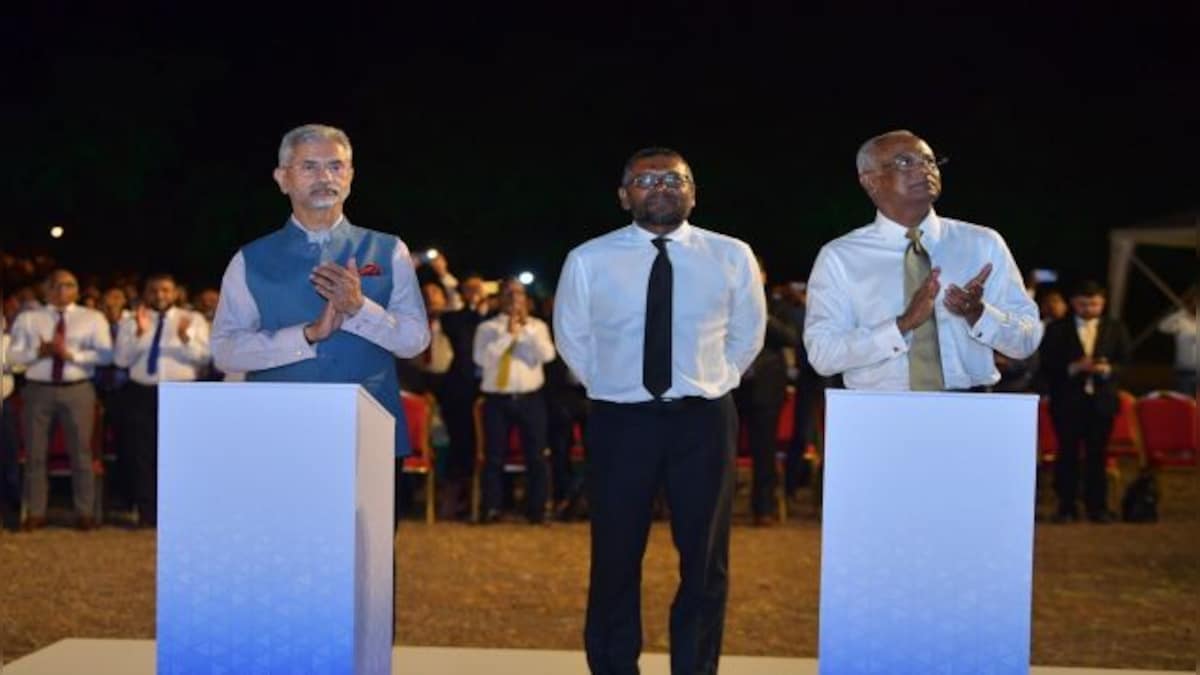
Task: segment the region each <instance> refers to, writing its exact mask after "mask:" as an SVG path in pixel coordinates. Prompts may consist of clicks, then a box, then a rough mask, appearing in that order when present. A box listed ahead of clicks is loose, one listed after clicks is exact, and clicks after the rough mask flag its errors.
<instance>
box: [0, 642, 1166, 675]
mask: <svg viewBox="0 0 1200 675" xmlns="http://www.w3.org/2000/svg"><path fill="white" fill-rule="evenodd" d="M154 657H155V649H154V641H153V640H86V639H79V638H72V639H67V640H61V641H59V642H56V643H54V644H52V645H50V646H49V647H47V648H45V649H43V650H41V651H38V652H34V653H33V654H29V655H28V656H25V657H24V658H21V659H18V660H17V661H14V662H13V663H10V664H8V666H7V667H5V668H3V669H2V670H3V673H4V675H74V674H76V673H79V674H84V673H86V674H87V675H153V673H154ZM641 668H642V674H643V675H667V674H668V673H670V670H671V669H670V664H669V663H668V660H667V655H666V654H644V655H643V656H642V660H641ZM587 672H588V669H587V664H586V662H585V661H584V657H583V652H567V651H552V650H538V649H472V648H459V647H408V646H401V647H396V648H394V650H393V656H392V673H393V674H394V675H528V674H529V673H554V674H555V675H587ZM1029 672H1030V673H1031V675H1182V673H1183V672H1184V671H1165V670H1108V669H1103V668H1060V667H1053V666H1033V667H1032V668H1031V669H1030V671H1029ZM721 674H722V675H817V661H816V659H783V658H771V657H763V656H722V657H721Z"/></svg>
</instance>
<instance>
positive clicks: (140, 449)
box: [124, 382, 158, 527]
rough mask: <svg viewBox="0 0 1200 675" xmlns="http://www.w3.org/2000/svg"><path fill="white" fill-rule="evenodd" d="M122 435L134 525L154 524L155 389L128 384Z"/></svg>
mask: <svg viewBox="0 0 1200 675" xmlns="http://www.w3.org/2000/svg"><path fill="white" fill-rule="evenodd" d="M124 403H125V405H126V406H127V407H126V410H125V415H124V417H125V419H126V420H127V421H128V424H127V425H126V430H127V431H128V433H127V434H126V435H125V437H126V439H127V441H128V442H127V443H126V444H125V448H126V449H128V450H129V460H130V461H129V464H128V466H129V469H130V473H129V476H128V484H129V485H130V486H131V488H132V496H133V504H134V506H136V507H137V510H138V523H139V524H141V525H145V526H148V527H154V526H155V525H157V524H158V387H157V386H146V385H142V384H138V383H136V382H130V383H129V384H128V385H126V387H125V401H124Z"/></svg>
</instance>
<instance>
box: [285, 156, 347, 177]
mask: <svg viewBox="0 0 1200 675" xmlns="http://www.w3.org/2000/svg"><path fill="white" fill-rule="evenodd" d="M288 167H289V168H292V169H295V170H296V171H299V172H300V173H301V174H302V175H304V176H306V177H308V178H316V177H318V176H321V175H323V174H324V173H325V172H326V171H328V172H329V173H330V174H332V175H333V176H334V177H336V178H341V177H342V176H344V175H346V174H347V173H349V172H350V164H348V163H347V162H343V161H342V160H340V159H335V160H331V161H328V162H325V163H324V164H322V163H321V162H318V161H315V160H311V159H306V160H304V161H303V162H300V163H299V164H289V165H288Z"/></svg>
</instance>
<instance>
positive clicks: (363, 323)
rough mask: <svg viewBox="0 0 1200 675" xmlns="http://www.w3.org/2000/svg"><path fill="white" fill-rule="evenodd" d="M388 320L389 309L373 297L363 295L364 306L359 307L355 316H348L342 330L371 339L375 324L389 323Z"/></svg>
mask: <svg viewBox="0 0 1200 675" xmlns="http://www.w3.org/2000/svg"><path fill="white" fill-rule="evenodd" d="M387 320H388V313H387V309H385V308H384V307H383V305H380V304H379V303H378V302H375V301H374V300H372V299H371V298H368V297H366V296H363V304H362V307H359V308H358V311H357V312H355V314H354V316H348V317H346V320H345V321H343V322H342V330H344V331H346V332H347V333H354V334H355V335H357V336H359V337H361V338H367V339H368V340H369V339H370V337H369V336H370V331H371V329H372V328H373V327H375V326H379V325H387V323H388V321H387Z"/></svg>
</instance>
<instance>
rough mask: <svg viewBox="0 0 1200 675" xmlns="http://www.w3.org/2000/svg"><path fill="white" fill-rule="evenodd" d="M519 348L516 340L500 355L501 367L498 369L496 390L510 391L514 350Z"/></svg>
mask: <svg viewBox="0 0 1200 675" xmlns="http://www.w3.org/2000/svg"><path fill="white" fill-rule="evenodd" d="M516 346H517V343H516V341H515V340H514V341H513V343H512V344H510V345H509V346H508V349H505V350H504V353H503V354H501V355H500V366H499V367H498V368H497V369H496V389H498V390H500V391H504V390H506V389H508V375H509V373H510V372H511V371H512V360H513V348H514V347H516Z"/></svg>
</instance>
